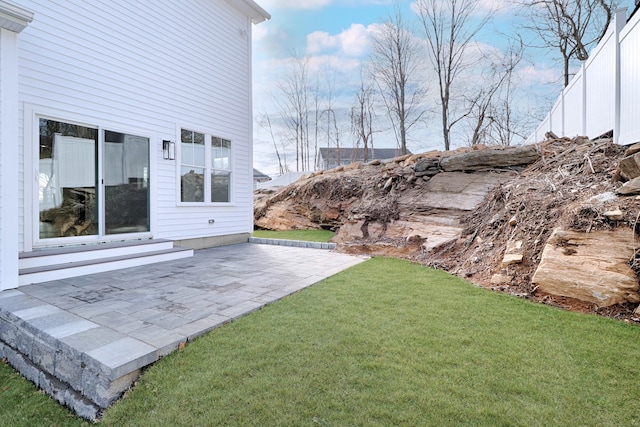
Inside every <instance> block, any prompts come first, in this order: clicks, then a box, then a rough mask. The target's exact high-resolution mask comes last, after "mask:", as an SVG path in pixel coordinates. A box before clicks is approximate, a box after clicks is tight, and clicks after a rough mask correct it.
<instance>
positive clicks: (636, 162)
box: [618, 153, 640, 181]
mask: <svg viewBox="0 0 640 427" xmlns="http://www.w3.org/2000/svg"><path fill="white" fill-rule="evenodd" d="M618 171H619V172H620V176H621V177H622V179H624V180H625V181H629V180H631V179H633V178H636V177H638V176H640V153H635V154H632V155H630V156H627V157H625V158H624V159H622V160H620V162H619V163H618Z"/></svg>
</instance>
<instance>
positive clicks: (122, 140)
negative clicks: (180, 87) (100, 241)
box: [103, 131, 150, 234]
mask: <svg viewBox="0 0 640 427" xmlns="http://www.w3.org/2000/svg"><path fill="white" fill-rule="evenodd" d="M103 157H104V161H103V175H104V196H105V197H104V200H105V203H104V223H105V228H104V230H105V231H104V232H105V234H123V233H142V232H146V231H149V230H150V228H149V138H144V137H140V136H135V135H127V134H124V133H118V132H111V131H104V154H103Z"/></svg>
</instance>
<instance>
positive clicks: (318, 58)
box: [253, 0, 633, 176]
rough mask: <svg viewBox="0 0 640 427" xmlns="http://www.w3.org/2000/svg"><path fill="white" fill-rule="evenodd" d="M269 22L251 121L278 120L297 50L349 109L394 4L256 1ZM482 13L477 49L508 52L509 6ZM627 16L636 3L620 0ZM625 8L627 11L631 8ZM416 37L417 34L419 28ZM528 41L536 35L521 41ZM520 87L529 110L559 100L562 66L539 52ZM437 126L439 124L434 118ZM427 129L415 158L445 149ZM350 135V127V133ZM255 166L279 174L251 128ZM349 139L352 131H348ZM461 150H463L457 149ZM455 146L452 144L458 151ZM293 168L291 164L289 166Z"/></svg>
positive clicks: (260, 30)
mask: <svg viewBox="0 0 640 427" xmlns="http://www.w3.org/2000/svg"><path fill="white" fill-rule="evenodd" d="M257 2H258V4H260V5H261V6H262V7H263V8H264V9H265V10H267V11H268V12H269V13H270V14H271V15H272V19H271V20H270V21H266V22H263V23H261V24H259V25H257V26H254V28H253V64H254V67H253V68H254V73H253V84H254V113H255V114H261V113H269V114H271V115H273V116H275V115H276V113H277V108H276V107H275V106H274V102H273V94H274V92H276V91H275V90H274V85H275V82H276V81H277V79H278V78H279V77H280V76H281V75H282V72H283V71H282V70H283V67H284V66H285V64H286V63H287V60H288V58H290V56H291V53H292V52H293V51H294V50H295V51H296V52H298V54H302V55H308V56H309V58H311V61H310V67H311V68H314V67H316V69H320V67H322V64H327V63H329V64H331V66H332V68H333V69H335V70H337V71H336V72H337V74H336V75H337V80H338V84H337V88H336V92H337V98H336V103H337V104H338V105H337V106H338V107H339V106H340V105H342V106H344V107H345V108H348V107H349V105H350V102H351V99H352V96H353V89H352V88H353V84H354V82H356V81H357V79H358V76H359V70H360V66H361V64H362V63H364V62H365V61H366V60H367V56H368V50H367V48H368V39H367V36H368V34H369V33H370V32H371V30H372V29H374V28H375V25H376V24H379V23H382V22H383V21H384V19H385V18H386V17H388V16H389V14H390V13H391V12H392V10H393V0H257ZM480 2H481V4H482V6H483V7H484V8H485V9H489V8H491V9H493V10H495V11H496V13H495V15H494V17H493V18H492V20H491V21H490V22H489V24H488V25H487V26H486V27H485V30H484V31H483V32H482V34H481V36H480V38H479V40H478V42H479V44H481V45H482V46H483V48H487V47H489V48H495V49H496V50H499V49H501V48H504V46H505V45H506V44H507V42H506V39H505V34H511V35H512V34H515V33H517V32H522V31H521V30H520V29H519V28H520V26H519V25H518V22H517V20H518V19H520V18H518V16H517V14H516V13H515V9H514V6H513V3H512V2H511V1H510V0H480ZM623 3H624V4H623V6H624V5H627V6H628V7H629V8H630V9H631V7H632V5H633V0H623ZM627 3H628V4H627ZM411 4H412V0H401V1H400V6H401V8H402V11H403V13H404V15H405V17H406V18H407V19H414V17H415V14H413V12H412V11H411V9H410V8H411ZM415 24H416V30H417V31H418V34H419V33H420V27H419V26H418V22H417V20H416V21H415ZM523 35H524V36H525V37H531V35H530V34H529V35H527V34H524V33H523ZM518 72H519V76H518V78H519V82H520V84H521V85H523V87H524V88H525V89H526V91H528V95H527V98H528V99H527V100H526V101H525V102H530V103H532V104H540V103H547V104H549V103H552V102H553V98H555V96H556V94H557V93H559V90H560V86H559V82H560V78H561V69H560V67H559V64H558V63H557V62H554V61H553V60H551V57H550V56H549V55H545V54H544V52H542V51H531V52H530V54H529V56H528V57H527V60H526V61H524V62H523V64H522V65H521V69H520V70H519V71H518ZM434 119H437V117H434ZM435 122H437V120H434V123H433V124H428V125H426V126H425V129H423V130H422V133H421V134H420V135H419V136H417V137H416V138H415V139H414V140H413V141H411V143H410V144H409V149H411V150H412V151H413V152H420V151H426V150H430V149H441V148H442V147H440V144H441V140H440V139H439V138H438V137H439V130H438V128H437V125H436V124H435ZM346 126H347V128H348V124H347V125H346ZM254 127H255V130H254V166H255V167H257V168H258V169H260V170H261V171H263V172H265V173H267V174H268V175H272V176H273V175H276V174H277V161H276V160H275V151H274V149H273V145H272V143H271V142H270V138H269V135H268V133H267V132H266V131H265V129H261V128H260V127H259V126H257V125H256V124H255V123H254ZM343 132H345V133H348V129H347V130H346V131H343ZM394 144H395V140H394V139H393V138H392V137H389V136H388V135H387V137H378V146H379V147H380V148H382V147H393V146H394ZM461 145H464V143H459V144H458V145H457V146H461ZM455 147H456V145H455V144H454V148H455ZM289 163H291V162H289Z"/></svg>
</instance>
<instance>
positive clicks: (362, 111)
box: [351, 74, 375, 162]
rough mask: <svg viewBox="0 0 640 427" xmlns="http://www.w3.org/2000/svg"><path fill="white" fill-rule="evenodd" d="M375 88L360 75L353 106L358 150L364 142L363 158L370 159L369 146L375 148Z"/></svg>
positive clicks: (352, 116) (352, 122)
mask: <svg viewBox="0 0 640 427" xmlns="http://www.w3.org/2000/svg"><path fill="white" fill-rule="evenodd" d="M374 118H375V110H374V90H373V84H372V83H370V82H365V80H364V78H363V76H362V74H361V76H360V87H359V88H358V91H357V92H356V94H355V96H354V100H353V106H352V107H351V133H352V134H353V136H354V137H355V148H356V152H357V151H358V150H359V149H360V143H362V149H363V154H364V156H363V160H364V161H365V162H367V161H368V160H369V147H371V148H373V132H374V131H373V121H374Z"/></svg>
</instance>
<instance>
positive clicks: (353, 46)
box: [338, 24, 369, 57]
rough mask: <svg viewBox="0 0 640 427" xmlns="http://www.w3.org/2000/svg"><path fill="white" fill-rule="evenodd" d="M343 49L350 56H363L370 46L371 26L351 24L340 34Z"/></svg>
mask: <svg viewBox="0 0 640 427" xmlns="http://www.w3.org/2000/svg"><path fill="white" fill-rule="evenodd" d="M338 37H339V38H340V43H341V45H342V51H343V52H344V53H345V54H346V55H348V56H355V57H358V56H362V55H364V54H365V53H366V51H367V49H368V48H369V28H366V27H365V26H364V25H362V24H351V27H349V29H348V30H345V31H343V32H342V33H340V34H339V35H338Z"/></svg>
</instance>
